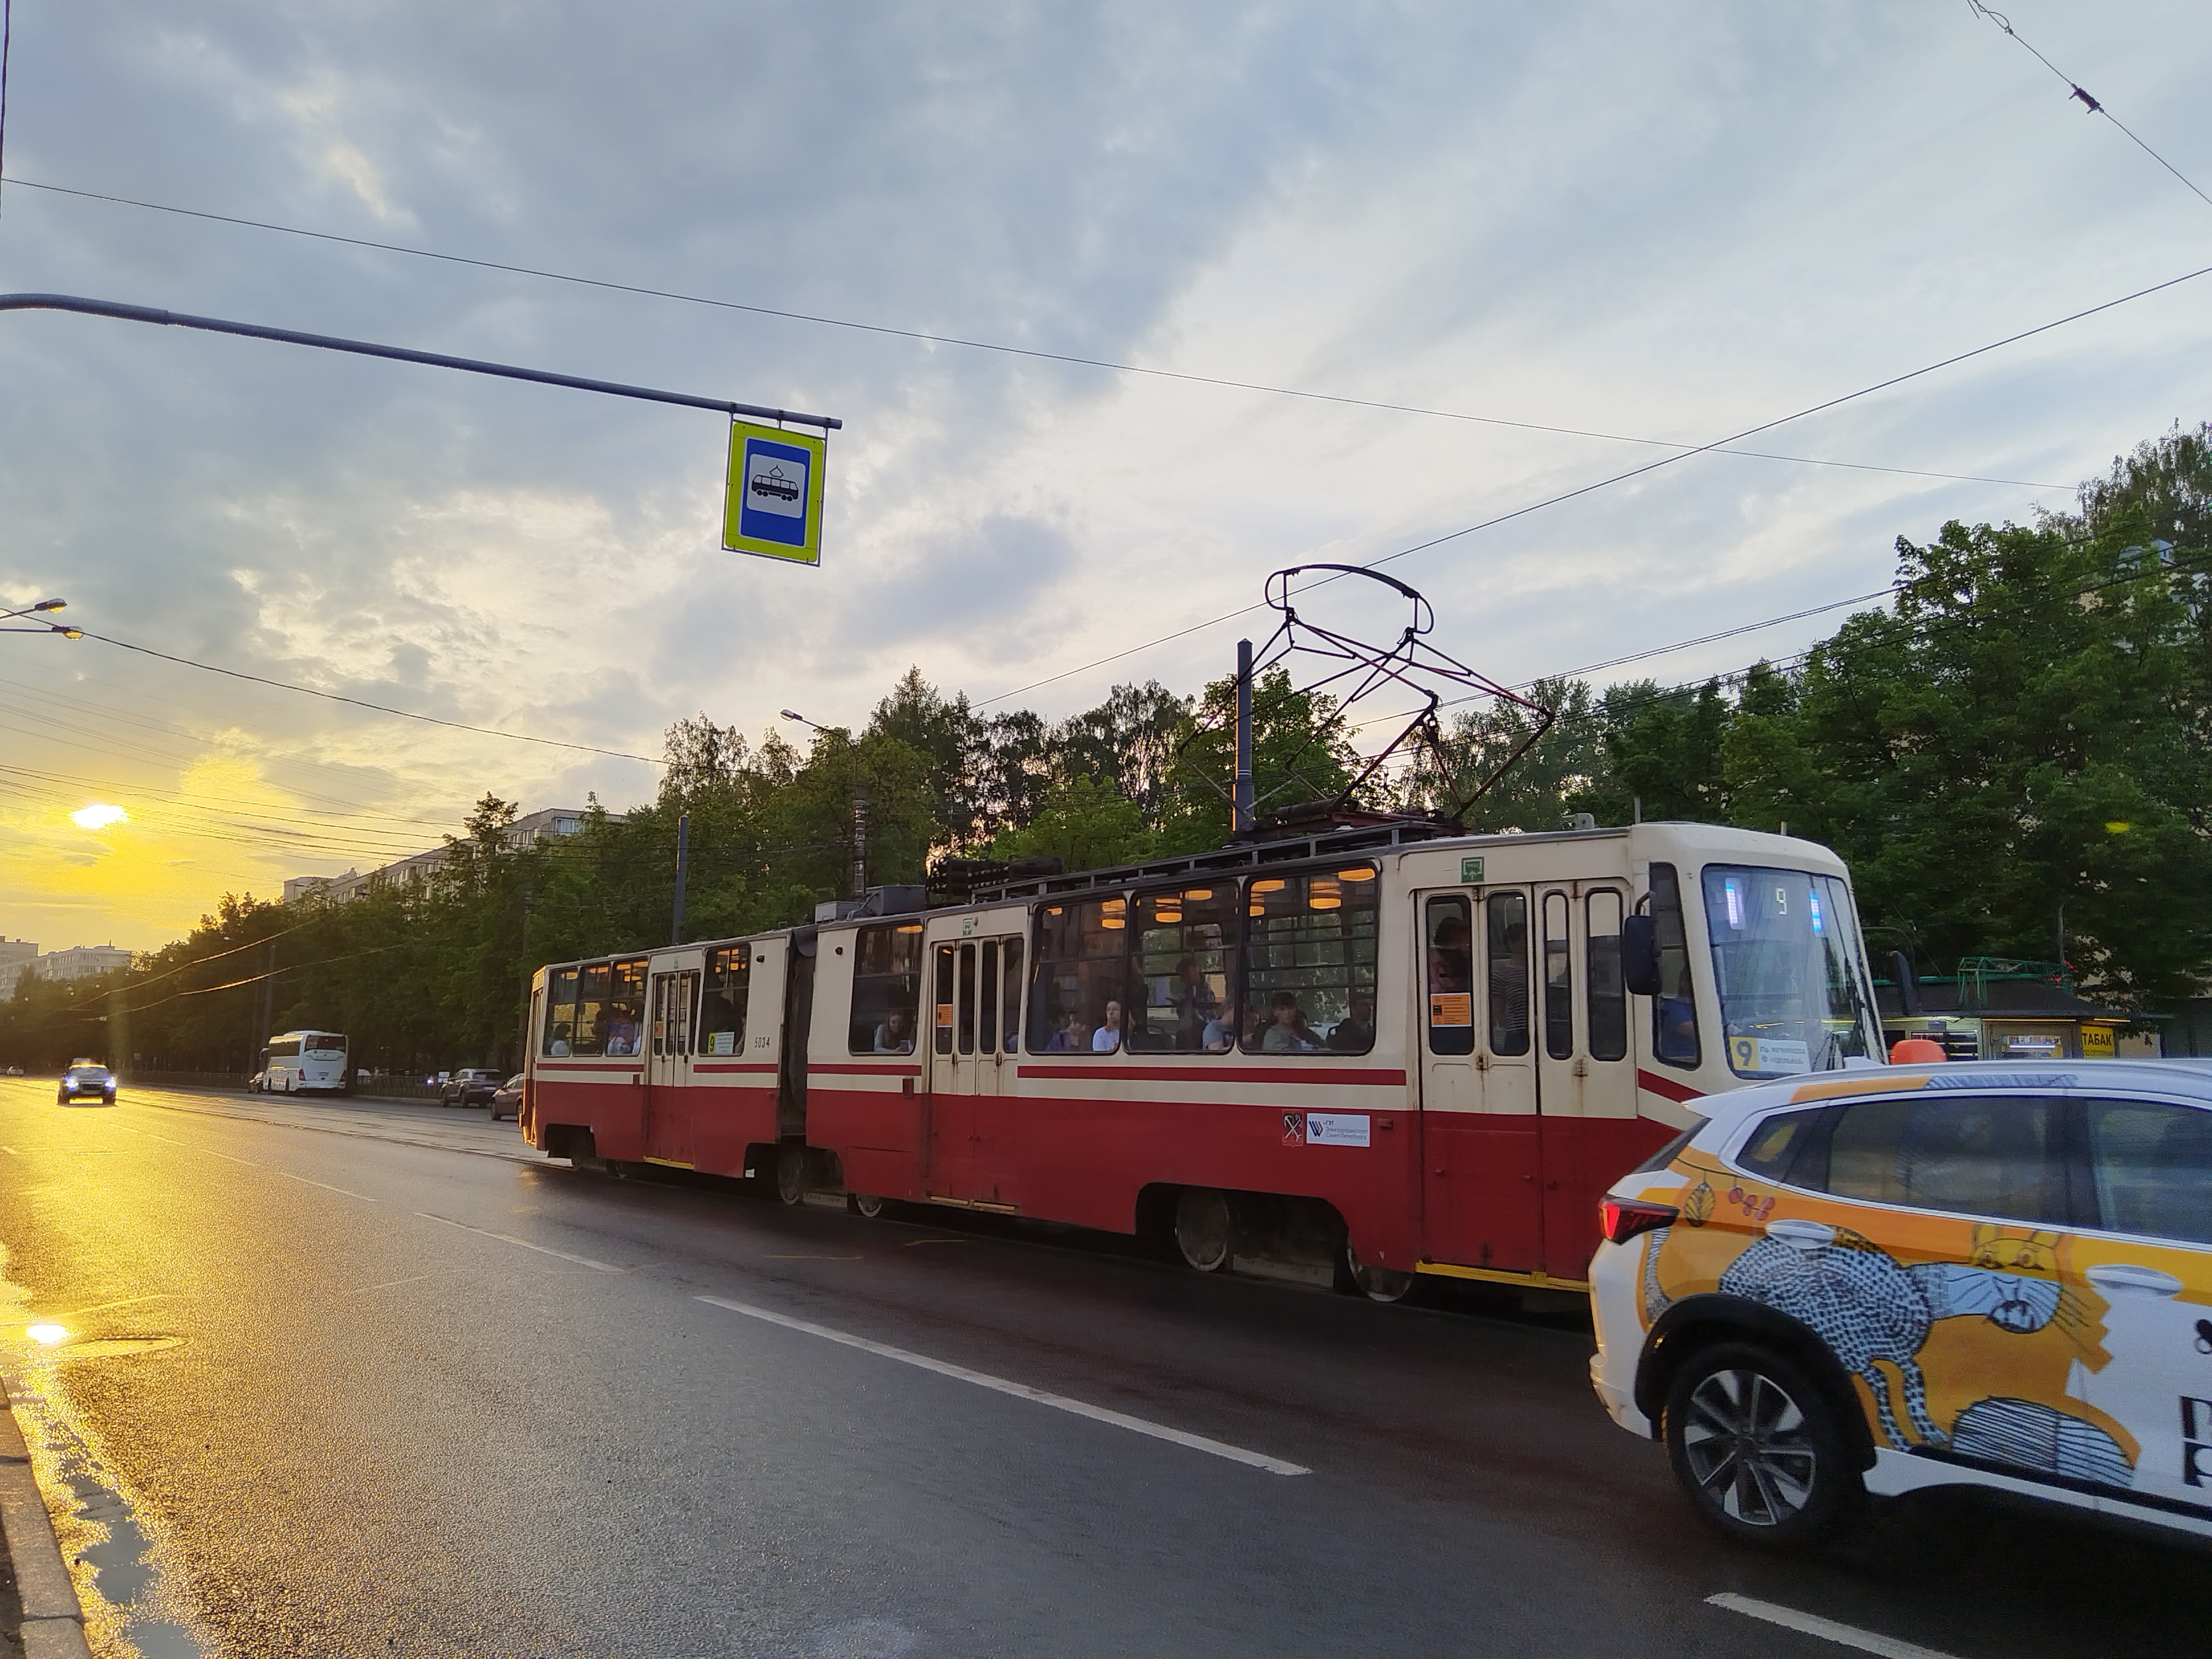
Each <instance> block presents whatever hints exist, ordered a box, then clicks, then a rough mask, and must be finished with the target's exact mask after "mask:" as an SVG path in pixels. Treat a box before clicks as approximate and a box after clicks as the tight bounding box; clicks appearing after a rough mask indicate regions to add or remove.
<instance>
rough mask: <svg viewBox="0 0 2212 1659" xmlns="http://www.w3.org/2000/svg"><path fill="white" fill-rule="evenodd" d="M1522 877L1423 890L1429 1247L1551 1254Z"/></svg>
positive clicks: (1441, 1252)
mask: <svg viewBox="0 0 2212 1659" xmlns="http://www.w3.org/2000/svg"><path fill="white" fill-rule="evenodd" d="M1531 898H1532V894H1531V893H1530V891H1529V890H1528V889H1526V888H1520V887H1492V888H1485V889H1482V890H1472V889H1469V890H1459V891H1447V892H1443V893H1429V894H1425V895H1423V896H1421V898H1420V904H1421V948H1422V958H1423V959H1422V964H1421V969H1422V974H1423V979H1424V982H1425V984H1426V986H1427V987H1428V990H1427V996H1426V1005H1427V1006H1426V1008H1425V1018H1424V1019H1423V1031H1422V1043H1421V1049H1422V1054H1421V1106H1422V1112H1421V1136H1422V1140H1421V1146H1422V1160H1421V1184H1422V1254H1423V1255H1425V1256H1426V1257H1427V1258H1428V1259H1429V1260H1431V1261H1445V1262H1451V1263H1455V1264H1456V1265H1459V1266H1462V1267H1488V1268H1492V1269H1494V1270H1496V1271H1498V1272H1502V1273H1528V1272H1531V1271H1534V1270H1535V1269H1536V1268H1538V1267H1541V1266H1542V1257H1543V1213H1544V1204H1543V1183H1542V1180H1541V1176H1542V1168H1541V1164H1542V1152H1541V1140H1540V1137H1539V1125H1538V1120H1537V1076H1536V1066H1535V1061H1534V1054H1533V1052H1532V1045H1531V1042H1530V1040H1529V1019H1528V1009H1529V999H1528V989H1529V982H1530V969H1529V951H1528V933H1529V928H1528V921H1529V905H1530V902H1531Z"/></svg>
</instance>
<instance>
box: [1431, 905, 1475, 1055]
mask: <svg viewBox="0 0 2212 1659" xmlns="http://www.w3.org/2000/svg"><path fill="white" fill-rule="evenodd" d="M1425 933H1426V935H1427V939H1428V963H1427V966H1428V987H1429V1052H1430V1053H1431V1054H1473V1053H1474V926H1473V924H1472V922H1471V921H1470V919H1469V913H1468V903H1467V901H1466V900H1465V899H1463V898H1432V899H1431V900H1430V901H1429V908H1428V923H1427V927H1426V928H1425Z"/></svg>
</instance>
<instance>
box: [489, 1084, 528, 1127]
mask: <svg viewBox="0 0 2212 1659" xmlns="http://www.w3.org/2000/svg"><path fill="white" fill-rule="evenodd" d="M521 1116H522V1073H520V1072H517V1073H515V1074H514V1075H513V1077H511V1078H509V1079H507V1081H506V1082H504V1083H502V1084H501V1085H499V1090H498V1092H496V1093H495V1094H494V1095H493V1096H492V1097H491V1121H493V1122H495V1123H496V1122H498V1121H500V1119H501V1118H503V1117H511V1118H514V1119H517V1120H518V1121H519V1120H520V1118H521Z"/></svg>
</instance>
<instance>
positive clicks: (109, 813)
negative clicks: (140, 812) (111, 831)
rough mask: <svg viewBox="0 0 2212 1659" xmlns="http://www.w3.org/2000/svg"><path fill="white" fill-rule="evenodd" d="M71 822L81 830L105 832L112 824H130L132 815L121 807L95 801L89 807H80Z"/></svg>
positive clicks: (72, 815)
mask: <svg viewBox="0 0 2212 1659" xmlns="http://www.w3.org/2000/svg"><path fill="white" fill-rule="evenodd" d="M130 822H131V814H130V813H128V812H126V811H124V810H123V809H122V808H121V807H119V806H110V805H107V803H106V802H105V801H97V800H96V801H94V802H93V803H92V805H89V806H80V807H79V808H77V810H76V811H74V812H72V813H70V823H74V824H76V826H77V827H78V828H79V829H106V828H107V826H108V825H109V824H111V823H130Z"/></svg>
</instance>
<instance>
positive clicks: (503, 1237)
mask: <svg viewBox="0 0 2212 1659" xmlns="http://www.w3.org/2000/svg"><path fill="white" fill-rule="evenodd" d="M415 1213H416V1215H419V1216H421V1217H422V1219H423V1220H425V1221H442V1222H444V1223H445V1224H446V1225H447V1226H448V1227H459V1229H460V1230H461V1231H463V1232H465V1233H474V1234H476V1236H477V1237H479V1238H495V1239H497V1240H498V1241H499V1242H500V1243H502V1244H519V1245H520V1246H521V1247H522V1248H523V1249H526V1250H535V1251H537V1252H538V1255H557V1256H559V1257H560V1258H561V1260H562V1261H573V1262H574V1263H575V1264H576V1265H577V1266H578V1267H591V1268H593V1269H596V1270H597V1271H598V1272H600V1273H628V1272H629V1268H627V1267H616V1266H615V1265H614V1264H613V1263H612V1262H611V1261H592V1258H591V1257H589V1256H587V1255H569V1254H568V1251H566V1250H556V1249H550V1248H549V1247H547V1246H546V1245H544V1244H532V1243H531V1242H530V1241H529V1240H528V1239H526V1238H517V1237H514V1236H513V1235H512V1234H510V1233H495V1232H488V1231H485V1230H484V1229H483V1228H482V1227H471V1226H470V1225H469V1224H468V1223H467V1222H465V1221H456V1220H454V1219H453V1218H452V1217H451V1216H443V1215H432V1214H431V1213H430V1212H428V1210H417V1211H416V1212H415Z"/></svg>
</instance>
